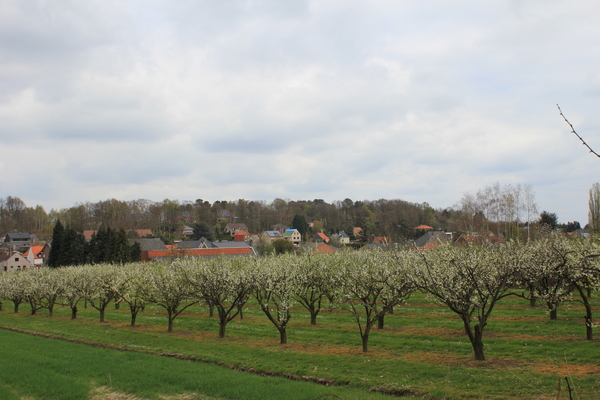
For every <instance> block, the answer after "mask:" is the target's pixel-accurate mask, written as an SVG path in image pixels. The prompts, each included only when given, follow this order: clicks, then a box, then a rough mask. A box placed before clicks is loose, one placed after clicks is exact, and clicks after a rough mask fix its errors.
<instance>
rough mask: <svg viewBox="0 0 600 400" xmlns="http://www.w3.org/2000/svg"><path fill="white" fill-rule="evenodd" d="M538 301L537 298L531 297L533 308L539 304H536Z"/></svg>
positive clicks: (530, 301) (530, 303) (530, 304)
mask: <svg viewBox="0 0 600 400" xmlns="http://www.w3.org/2000/svg"><path fill="white" fill-rule="evenodd" d="M536 303H537V299H536V298H535V297H531V298H530V299H529V307H532V308H533V307H536V306H537V304H536Z"/></svg>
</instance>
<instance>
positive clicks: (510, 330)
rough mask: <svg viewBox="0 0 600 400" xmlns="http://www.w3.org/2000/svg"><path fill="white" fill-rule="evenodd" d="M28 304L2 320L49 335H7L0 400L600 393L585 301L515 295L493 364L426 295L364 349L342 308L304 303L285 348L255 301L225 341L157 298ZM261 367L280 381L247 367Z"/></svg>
mask: <svg viewBox="0 0 600 400" xmlns="http://www.w3.org/2000/svg"><path fill="white" fill-rule="evenodd" d="M599 306H600V301H599V300H598V296H596V298H595V299H594V307H595V310H598V308H600V307H599ZM28 311H29V310H28V308H27V307H26V306H25V305H22V306H21V309H20V312H19V313H18V314H14V313H12V307H11V304H10V303H9V302H4V311H2V312H1V313H0V325H1V326H3V327H10V328H15V329H19V330H23V331H30V332H38V333H42V334H46V335H48V336H51V337H52V339H49V338H44V337H36V336H32V335H28V334H24V333H20V332H14V331H8V330H0V356H1V357H2V360H3V361H4V363H3V368H2V369H1V372H0V398H2V399H4V398H6V399H87V398H94V399H117V398H119V397H114V396H117V395H116V394H115V393H121V394H122V395H123V396H125V394H128V395H130V396H134V395H135V396H137V397H120V398H123V399H125V398H127V399H129V398H131V399H134V398H150V399H159V398H169V399H171V398H172V399H179V398H181V399H212V398H223V399H279V398H281V399H284V398H285V399H288V400H289V399H317V398H323V397H320V396H323V395H326V394H331V395H335V396H337V397H338V398H342V399H377V398H389V396H385V395H383V394H380V393H378V392H374V391H372V390H374V389H376V390H383V391H387V392H396V393H399V394H407V395H413V396H417V397H422V398H431V399H465V398H470V399H479V398H481V399H484V398H485V399H556V398H557V393H558V386H559V381H560V382H561V383H560V386H561V389H560V390H561V392H560V396H559V398H562V399H568V398H569V397H568V388H567V382H566V381H565V377H566V378H567V379H568V383H569V385H571V389H572V390H573V391H574V392H573V394H572V396H573V398H578V399H598V398H600V349H599V347H598V346H599V343H598V340H594V341H586V340H584V337H585V327H584V325H583V318H582V316H583V310H582V308H581V307H580V306H579V305H578V304H576V303H571V304H566V305H564V306H562V307H561V308H560V309H559V319H558V320H557V321H549V317H548V315H547V312H546V310H545V308H544V307H536V308H530V307H529V306H528V304H527V303H526V302H525V301H523V300H519V299H514V298H511V299H505V300H504V301H502V302H501V303H500V304H499V306H498V308H497V309H495V310H494V313H493V316H492V319H491V321H490V323H489V325H488V326H487V327H486V328H485V334H484V341H485V351H486V357H487V360H486V361H483V362H476V361H474V360H473V356H472V350H471V345H470V343H469V342H468V339H467V337H466V336H465V335H464V333H463V331H462V325H461V322H460V320H459V319H458V318H457V317H456V316H455V315H454V314H453V313H452V312H450V311H449V310H448V309H446V308H444V307H441V306H438V305H435V304H433V303H431V302H430V301H429V300H428V299H427V298H426V297H425V296H424V295H420V294H417V295H414V296H413V297H412V298H411V299H409V301H408V302H407V303H406V304H405V305H403V306H399V307H397V308H396V309H395V313H394V315H390V316H387V317H386V326H385V328H384V329H383V330H377V329H374V330H373V332H372V334H371V338H370V349H371V350H370V352H369V353H366V354H363V353H362V351H361V342H360V336H359V333H358V330H357V326H356V323H355V321H354V320H353V317H352V316H351V315H350V314H349V313H347V312H345V311H343V310H334V311H332V312H327V311H324V312H322V313H321V314H320V315H319V318H318V325H317V326H311V325H310V323H309V321H310V320H309V315H308V313H306V312H304V310H303V309H301V308H296V309H294V312H293V319H292V322H291V324H290V326H289V328H288V340H289V344H288V345H280V344H279V335H278V332H277V331H276V329H275V328H274V327H273V326H272V325H271V323H270V322H269V321H268V320H267V319H266V318H265V317H264V316H263V315H262V313H261V312H260V310H259V309H258V307H257V306H256V305H254V304H252V303H250V304H249V305H248V306H247V307H246V308H245V314H244V319H243V320H240V319H235V320H234V321H232V322H231V323H230V324H229V326H228V330H227V334H228V335H227V337H226V338H225V339H218V338H217V333H218V325H217V319H216V318H209V317H208V310H207V308H206V307H204V306H197V307H192V308H190V309H188V310H186V311H185V312H184V313H183V314H182V315H181V316H180V317H178V318H177V319H176V320H175V329H174V332H173V333H170V334H169V333H167V332H166V330H167V325H166V323H167V319H166V316H165V313H164V312H163V311H162V310H161V309H159V308H156V307H154V306H150V307H148V308H147V309H146V312H145V313H144V314H140V315H139V317H138V326H136V327H130V326H129V325H128V324H129V312H128V309H127V307H126V306H123V305H122V306H121V309H119V310H115V309H114V307H112V306H111V309H110V310H109V311H107V314H106V320H107V322H105V323H100V322H98V312H97V311H96V310H94V309H92V308H87V309H85V308H84V307H83V303H82V304H81V307H80V312H79V316H78V319H77V320H75V321H71V320H70V319H69V316H70V313H69V309H68V308H61V307H57V308H56V309H55V315H54V317H53V318H49V317H48V316H47V313H46V312H44V310H42V311H40V312H39V313H38V315H35V316H31V315H29V312H28ZM56 337H60V338H64V339H69V340H73V341H76V342H83V343H84V344H82V343H74V342H68V341H64V340H58V339H57V338H56ZM90 344H94V345H96V346H99V345H100V346H104V347H94V346H91V345H90ZM117 348H119V349H123V350H134V351H135V352H131V351H119V350H115V349H117ZM163 353H168V354H170V355H177V356H178V357H180V358H182V359H176V358H172V357H166V356H160V355H159V354H163ZM190 360H193V361H190ZM232 368H233V369H232ZM250 369H252V370H254V371H255V372H260V373H262V375H275V377H263V376H259V375H257V374H256V373H250V372H244V370H250ZM240 370H241V371H240ZM286 376H287V377H289V378H293V379H300V380H292V379H286V378H285V377H286ZM303 377H304V378H303ZM302 379H305V380H308V381H314V380H321V381H326V382H329V383H334V386H324V385H321V384H317V383H313V382H307V381H302ZM110 396H113V397H110ZM161 396H163V397H161Z"/></svg>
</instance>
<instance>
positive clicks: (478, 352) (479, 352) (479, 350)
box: [460, 313, 485, 361]
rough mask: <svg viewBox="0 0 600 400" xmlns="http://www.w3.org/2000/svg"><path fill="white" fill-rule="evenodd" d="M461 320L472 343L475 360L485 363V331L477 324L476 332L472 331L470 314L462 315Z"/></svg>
mask: <svg viewBox="0 0 600 400" xmlns="http://www.w3.org/2000/svg"><path fill="white" fill-rule="evenodd" d="M460 318H461V319H462V321H463V325H464V327H465V333H466V334H467V336H468V337H469V340H470V341H471V346H472V347H473V355H474V356H475V360H477V361H484V360H485V355H484V354H483V330H482V329H481V327H480V326H479V324H477V325H475V332H473V330H472V329H471V322H470V317H469V315H468V314H466V313H465V314H460Z"/></svg>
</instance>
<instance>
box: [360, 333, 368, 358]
mask: <svg viewBox="0 0 600 400" xmlns="http://www.w3.org/2000/svg"><path fill="white" fill-rule="evenodd" d="M361 339H362V351H363V353H366V352H368V351H369V334H368V333H365V334H364V335H362V336H361Z"/></svg>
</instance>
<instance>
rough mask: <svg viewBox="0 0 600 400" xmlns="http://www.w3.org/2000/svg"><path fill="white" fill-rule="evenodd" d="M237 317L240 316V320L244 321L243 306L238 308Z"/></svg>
mask: <svg viewBox="0 0 600 400" xmlns="http://www.w3.org/2000/svg"><path fill="white" fill-rule="evenodd" d="M237 309H238V315H239V316H240V319H244V306H243V305H242V306H238V308H237Z"/></svg>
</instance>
